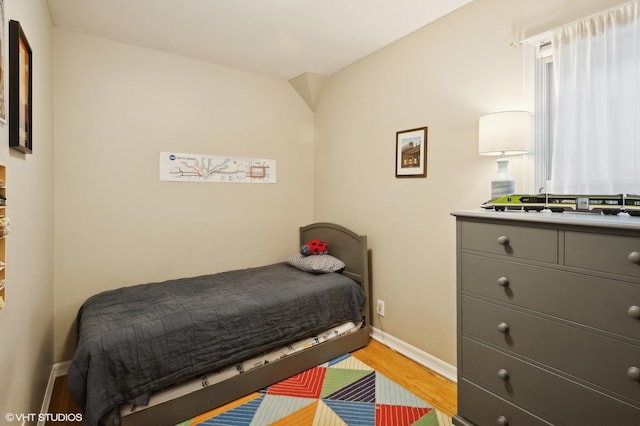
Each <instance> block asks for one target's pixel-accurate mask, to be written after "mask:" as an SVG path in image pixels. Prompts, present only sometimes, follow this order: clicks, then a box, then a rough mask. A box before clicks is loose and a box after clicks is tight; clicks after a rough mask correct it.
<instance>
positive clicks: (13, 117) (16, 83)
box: [9, 20, 33, 154]
mask: <svg viewBox="0 0 640 426" xmlns="http://www.w3.org/2000/svg"><path fill="white" fill-rule="evenodd" d="M32 71H33V58H32V55H31V46H30V45H29V41H27V37H26V36H25V34H24V31H22V27H21V26H20V23H19V22H18V21H14V20H11V21H9V146H10V147H11V148H14V149H17V150H18V151H21V152H24V153H28V154H30V153H31V152H33V130H32V126H31V123H32V122H33V120H32V118H33V116H32V106H33V105H32V99H33V90H32V87H33V83H32V74H33V72H32Z"/></svg>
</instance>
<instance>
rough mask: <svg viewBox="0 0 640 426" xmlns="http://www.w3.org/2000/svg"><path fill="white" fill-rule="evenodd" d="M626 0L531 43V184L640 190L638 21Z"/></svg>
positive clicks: (591, 190)
mask: <svg viewBox="0 0 640 426" xmlns="http://www.w3.org/2000/svg"><path fill="white" fill-rule="evenodd" d="M638 16H639V14H638V3H637V2H633V3H630V4H626V5H623V6H621V7H619V8H616V9H612V10H610V11H607V12H604V13H602V14H600V15H597V16H593V17H590V18H587V19H585V20H583V21H580V22H576V23H573V24H570V25H567V26H565V27H562V28H558V29H556V30H554V31H552V32H550V33H549V34H548V35H546V36H545V37H546V40H544V37H543V40H544V41H543V42H542V43H541V42H540V39H538V41H537V42H536V44H534V49H532V50H534V51H535V52H534V57H535V59H534V61H533V109H534V129H535V130H534V133H535V138H534V141H535V142H534V143H535V146H534V158H535V159H534V163H535V166H534V168H533V169H534V173H533V175H534V186H535V189H536V190H540V192H552V193H559V194H617V193H627V194H639V193H640V26H639V25H638Z"/></svg>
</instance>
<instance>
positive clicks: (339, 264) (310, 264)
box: [286, 253, 345, 274]
mask: <svg viewBox="0 0 640 426" xmlns="http://www.w3.org/2000/svg"><path fill="white" fill-rule="evenodd" d="M286 262H287V263H288V264H289V265H291V266H294V267H296V268H298V269H300V270H302V271H306V272H313V273H314V274H326V273H328V272H336V271H339V270H341V269H344V268H345V264H344V262H343V261H342V260H340V259H338V258H337V257H333V256H331V255H330V254H314V255H311V256H304V255H302V254H301V253H297V254H294V255H293V256H289V257H288V258H287V259H286Z"/></svg>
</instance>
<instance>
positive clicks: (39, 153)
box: [0, 0, 53, 423]
mask: <svg viewBox="0 0 640 426" xmlns="http://www.w3.org/2000/svg"><path fill="white" fill-rule="evenodd" d="M4 4H5V23H6V25H7V27H8V22H9V20H10V19H13V20H17V21H19V22H20V24H21V25H22V28H23V30H24V32H25V35H26V36H27V39H28V40H29V43H30V45H31V49H32V51H33V64H34V68H33V123H32V125H33V154H32V155H25V154H22V153H19V152H18V151H15V150H11V149H9V147H8V145H9V142H8V126H7V125H6V124H2V125H0V163H2V164H4V165H6V166H7V185H8V188H7V213H8V217H9V218H10V219H11V233H10V234H9V235H8V237H7V241H6V252H7V255H6V261H7V271H6V280H7V304H6V306H5V308H4V309H3V310H2V311H0V415H1V416H2V417H0V419H2V420H0V423H2V422H4V416H5V413H17V414H22V413H25V414H27V413H37V412H39V411H40V406H41V405H42V397H43V395H44V390H45V387H46V384H47V380H48V378H49V372H50V370H51V360H52V348H53V302H52V300H53V253H52V248H53V208H52V205H53V182H52V181H53V78H52V69H53V57H52V36H51V21H50V19H49V9H48V7H47V2H46V1H45V0H34V1H28V2H25V1H22V0H5V2H4ZM7 27H5V33H4V34H5V36H6V35H7V34H8V33H7ZM3 43H4V44H3V50H4V49H6V48H7V47H8V41H7V39H5V40H3ZM5 52H6V50H5ZM5 55H6V53H5ZM4 60H5V62H4V66H5V67H6V65H7V63H8V61H7V57H6V56H5V58H4ZM4 77H5V78H6V79H8V71H7V70H6V69H5V72H4ZM6 81H7V82H8V80H6ZM5 93H6V94H8V88H7V87H6V86H5ZM5 99H6V98H5ZM6 101H8V99H6Z"/></svg>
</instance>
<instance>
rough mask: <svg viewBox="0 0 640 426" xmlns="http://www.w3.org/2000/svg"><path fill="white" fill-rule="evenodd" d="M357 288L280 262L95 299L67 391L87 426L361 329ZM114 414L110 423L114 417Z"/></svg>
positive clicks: (83, 315) (85, 309)
mask: <svg viewBox="0 0 640 426" xmlns="http://www.w3.org/2000/svg"><path fill="white" fill-rule="evenodd" d="M364 304H365V295H364V291H363V289H362V288H361V287H360V286H359V285H358V284H357V283H356V282H355V281H353V280H351V279H350V278H348V277H346V276H343V275H341V274H339V273H329V274H311V273H308V272H304V271H300V270H298V269H296V268H294V267H292V266H290V265H288V264H286V263H278V264H274V265H268V266H263V267H258V268H249V269H242V270H236V271H228V272H223V273H218V274H213V275H205V276H200V277H193V278H183V279H178V280H171V281H166V282H163V283H150V284H143V285H138V286H132V287H125V288H121V289H117V290H111V291H107V292H103V293H101V294H98V295H96V296H93V297H91V298H89V299H88V300H87V301H86V302H85V303H84V304H83V306H82V307H81V308H80V311H79V313H78V320H77V323H78V346H77V349H76V353H75V355H74V357H73V359H72V362H71V365H70V368H69V372H68V382H69V389H70V391H71V395H72V396H73V398H74V400H75V401H76V403H77V404H78V406H79V407H80V408H81V409H82V410H83V412H84V419H85V421H86V424H89V425H94V424H97V423H98V421H99V420H100V419H101V418H103V417H104V416H106V415H109V418H110V419H112V420H110V423H112V424H117V423H118V422H119V406H120V405H121V404H124V403H127V402H129V401H135V402H136V404H137V405H145V404H147V403H148V399H149V396H150V395H151V394H152V393H153V392H155V391H157V390H159V389H162V388H165V387H166V386H169V385H172V384H174V383H177V382H179V381H182V380H184V379H185V378H189V377H195V376H198V375H201V374H204V373H206V372H207V371H214V370H218V369H220V368H223V367H225V366H227V365H231V364H235V363H237V362H240V361H242V360H244V359H248V358H251V357H253V356H256V355H257V354H261V353H263V352H265V351H270V350H273V349H275V348H277V347H280V346H282V345H287V344H290V343H291V342H295V341H297V340H299V339H302V338H306V337H310V336H313V335H315V334H317V333H319V332H322V331H323V330H326V329H327V328H330V327H333V326H336V325H339V324H342V323H344V322H347V321H351V322H354V323H357V322H360V321H361V320H362V316H363V311H364ZM114 413H115V414H114Z"/></svg>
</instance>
